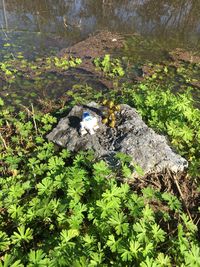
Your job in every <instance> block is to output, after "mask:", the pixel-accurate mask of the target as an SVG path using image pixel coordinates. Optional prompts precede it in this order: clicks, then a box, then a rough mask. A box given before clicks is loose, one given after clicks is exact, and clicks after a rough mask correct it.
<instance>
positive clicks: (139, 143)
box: [47, 102, 188, 175]
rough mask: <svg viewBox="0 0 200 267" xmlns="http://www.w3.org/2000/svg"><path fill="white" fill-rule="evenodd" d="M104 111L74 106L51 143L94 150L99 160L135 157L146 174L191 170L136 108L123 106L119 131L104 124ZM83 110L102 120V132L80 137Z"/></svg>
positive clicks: (95, 106)
mask: <svg viewBox="0 0 200 267" xmlns="http://www.w3.org/2000/svg"><path fill="white" fill-rule="evenodd" d="M101 108H102V107H101V106H99V105H98V104H97V103H94V102H92V103H90V104H88V105H87V106H74V107H73V108H72V109H71V111H70V112H69V113H68V115H67V116H66V117H64V118H62V119H61V120H60V121H59V123H58V125H57V126H56V127H55V128H54V129H53V130H52V132H50V133H49V134H48V135H47V138H48V140H49V141H53V142H54V143H56V144H57V145H60V146H62V147H66V148H67V149H68V150H70V151H73V152H77V151H79V150H88V149H93V150H94V152H95V154H96V156H98V157H109V156H112V155H114V154H115V153H116V152H123V153H125V154H128V155H129V156H131V157H132V158H133V163H134V164H137V165H139V166H140V167H141V168H142V170H143V173H144V175H151V174H159V173H164V172H166V171H170V172H172V173H180V172H183V171H184V170H185V169H186V168H187V167H188V163H187V161H186V160H185V159H184V158H182V157H181V156H179V155H177V154H176V153H175V152H174V151H173V150H172V149H171V148H170V147H169V145H168V144H167V140H166V138H165V137H164V136H161V135H158V134H157V133H155V131H154V130H152V129H151V128H149V127H148V126H147V125H146V124H145V123H144V122H143V120H142V118H141V116H140V115H139V114H138V113H137V112H136V110H135V109H134V108H131V107H130V106H128V105H121V111H120V112H118V113H117V114H116V127H115V128H110V127H108V126H106V125H104V124H102V123H101V120H102V116H101V115H102V114H101ZM83 111H86V112H90V113H91V114H92V115H93V116H95V117H96V118H97V120H98V123H99V129H98V130H97V131H96V133H95V134H94V135H90V134H89V133H88V134H86V135H84V136H81V135H80V132H79V130H80V121H81V117H82V113H83Z"/></svg>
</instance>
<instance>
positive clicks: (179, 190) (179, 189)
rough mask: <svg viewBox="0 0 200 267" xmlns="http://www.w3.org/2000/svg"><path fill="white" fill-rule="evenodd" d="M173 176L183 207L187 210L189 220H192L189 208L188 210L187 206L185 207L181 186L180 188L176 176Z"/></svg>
mask: <svg viewBox="0 0 200 267" xmlns="http://www.w3.org/2000/svg"><path fill="white" fill-rule="evenodd" d="M173 178H174V181H175V184H176V187H177V189H178V192H179V194H180V196H181V198H182V201H183V204H184V206H185V209H186V211H187V214H188V216H189V218H190V220H191V221H192V222H193V219H192V216H191V214H190V212H189V210H188V208H187V205H186V203H185V200H184V196H183V193H182V191H181V188H180V186H179V183H178V180H177V178H176V176H174V177H173ZM193 223H194V222H193Z"/></svg>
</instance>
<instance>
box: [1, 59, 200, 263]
mask: <svg viewBox="0 0 200 267" xmlns="http://www.w3.org/2000/svg"><path fill="white" fill-rule="evenodd" d="M18 59H19V62H20V64H21V65H20V69H21V72H20V71H19V68H17V66H18V65H16V66H15V67H14V66H13V65H12V64H11V61H12V60H11V61H9V60H10V59H8V60H7V61H5V62H4V63H1V65H0V68H1V73H2V75H3V76H2V77H4V78H5V77H6V79H8V80H9V81H10V78H11V80H12V75H16V73H17V75H23V77H26V69H27V68H28V69H29V71H31V73H32V74H33V76H32V79H34V82H35V84H37V77H39V76H40V75H41V70H39V69H38V65H37V63H36V62H35V63H30V62H28V61H27V60H25V59H24V57H23V55H22V54H18ZM38 60H39V59H38ZM80 63H81V61H80V60H79V59H72V61H66V60H65V59H58V58H57V57H49V58H46V59H45V60H43V61H42V62H41V61H40V60H39V64H44V68H46V71H47V72H48V68H49V69H52V68H53V69H57V70H58V69H59V70H60V71H61V72H63V71H65V70H66V69H68V68H69V67H76V66H78V65H79V64H80ZM9 64H10V65H9ZM23 64H24V65H23ZM94 64H95V65H96V67H97V68H98V69H100V70H101V71H103V72H104V73H105V76H108V77H109V79H113V81H114V83H115V84H117V86H116V87H115V88H114V89H113V90H110V91H102V90H100V89H99V90H98V89H96V90H94V88H92V87H90V86H88V85H87V84H86V85H84V84H77V85H75V86H74V87H73V89H72V90H68V92H67V93H66V99H67V104H66V105H63V104H62V105H61V107H60V108H59V109H57V110H56V111H55V110H54V113H53V112H51V113H42V112H40V111H36V109H35V111H34V108H33V106H32V107H31V108H29V107H27V108H26V107H22V106H18V107H17V108H18V111H17V112H16V110H15V108H16V107H15V108H13V107H9V106H8V105H5V104H4V101H3V100H2V99H1V98H0V173H1V176H0V267H1V266H2V267H3V266H4V267H6V266H13V267H15V266H16V267H17V266H20V267H21V266H52V267H54V266H58V267H59V266H74V267H80V266H82V267H84V266H89V267H93V266H116V267H120V266H123V267H124V266H127V267H128V266H141V267H157V266H158V267H161V266H181V267H183V266H188V267H190V266H192V267H193V266H194V267H198V266H200V243H199V236H198V234H199V229H198V212H199V208H198V206H197V205H196V206H195V207H194V211H193V214H192V219H193V220H191V218H189V216H188V214H187V213H186V210H185V206H184V205H183V204H184V203H182V201H181V199H180V197H179V196H178V195H174V194H171V193H169V192H167V191H164V192H160V191H158V190H156V189H154V188H151V187H145V188H143V189H142V190H140V191H136V189H135V188H133V186H131V185H130V184H128V183H127V182H126V181H127V178H128V177H129V176H130V175H131V168H129V162H130V160H131V159H130V158H129V157H128V156H127V155H123V154H118V155H117V158H118V160H120V162H121V164H120V165H119V167H118V168H116V169H112V168H111V167H109V166H108V164H107V163H106V162H105V161H103V160H99V159H97V158H95V157H94V154H93V152H92V151H87V152H81V151H80V152H79V153H78V154H72V153H70V152H69V151H67V150H66V149H61V148H57V147H55V146H54V145H53V144H52V143H50V142H47V140H46V138H45V135H46V134H47V133H48V132H49V131H50V130H51V129H52V127H53V126H54V125H55V124H56V122H57V118H58V117H60V116H62V114H65V113H66V111H67V109H68V108H70V107H71V106H73V105H75V104H84V103H87V102H88V101H91V100H93V101H97V102H99V103H100V102H102V99H110V100H113V101H114V102H116V103H119V104H121V103H127V104H129V105H131V106H133V107H135V108H136V109H137V110H138V112H139V113H140V114H141V116H142V117H143V119H144V120H145V121H146V123H147V124H148V125H149V126H151V127H153V128H154V129H155V130H156V131H157V132H159V133H162V134H165V135H166V136H167V137H168V138H169V141H170V142H171V145H172V146H173V147H174V149H175V150H176V151H178V153H180V154H181V155H182V156H184V157H185V158H186V159H187V160H188V161H189V172H188V176H187V177H185V179H191V181H193V182H194V183H195V184H196V186H197V187H198V186H199V181H200V176H199V166H200V157H199V151H200V127H199V125H200V111H199V109H198V108H197V107H196V106H195V105H196V103H195V102H194V99H193V96H192V92H193V91H192V90H193V89H194V88H192V87H191V85H190V84H187V82H188V83H189V82H191V81H193V80H192V79H193V78H191V79H190V78H189V74H191V73H192V69H191V68H189V69H187V70H186V67H187V66H184V67H183V66H182V68H183V69H180V66H179V71H178V72H179V75H180V76H181V77H182V78H183V79H184V86H183V89H184V90H182V91H184V92H176V93H174V85H175V84H176V83H175V82H174V80H173V81H172V82H170V77H171V75H172V74H173V75H174V73H175V72H176V71H174V69H173V68H171V67H168V66H166V65H157V66H153V65H151V66H150V67H152V68H153V72H152V73H151V75H147V77H144V78H143V79H142V80H139V81H137V82H130V81H129V82H126V83H122V82H120V78H121V77H123V78H124V76H125V74H126V75H127V76H128V78H130V77H131V71H132V69H131V68H132V66H131V64H130V65H128V66H127V69H126V71H125V70H124V69H123V68H122V64H121V61H120V60H118V59H113V58H111V57H110V56H109V55H106V56H105V57H104V58H101V59H100V58H98V59H96V61H94ZM23 68H24V70H23ZM196 68H197V69H198V66H196ZM15 69H16V71H15ZM9 71H11V72H12V73H11V74H9V73H8V72H9ZM15 72H16V73H15ZM20 73H21V74H20ZM29 74H30V72H29ZM29 78H30V77H27V79H29ZM182 78H181V79H182ZM13 79H14V78H13ZM116 80H117V81H118V83H116ZM129 80H130V79H129ZM163 81H164V82H163ZM49 106H51V105H49ZM52 106H55V105H52ZM57 107H58V106H57ZM139 171H141V172H142V170H139ZM195 189H196V188H195ZM198 190H200V188H198Z"/></svg>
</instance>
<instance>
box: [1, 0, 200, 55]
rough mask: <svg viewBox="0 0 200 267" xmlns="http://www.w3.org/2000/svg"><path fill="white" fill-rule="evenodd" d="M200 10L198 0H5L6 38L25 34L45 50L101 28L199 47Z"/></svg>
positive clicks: (4, 25)
mask: <svg viewBox="0 0 200 267" xmlns="http://www.w3.org/2000/svg"><path fill="white" fill-rule="evenodd" d="M103 2H104V4H103ZM199 14H200V1H197V0H193V1H192V0H173V1H172V0H159V1H155V0H104V1H103V0H96V1H94V0H57V1H55V0H42V1H41V0H34V1H27V0H0V26H1V28H2V35H1V36H2V38H5V36H6V35H8V37H10V38H11V37H12V34H13V36H15V38H16V36H17V37H19V38H22V37H23V38H22V39H23V40H24V41H23V44H26V42H27V43H28V42H30V43H32V44H33V45H35V46H37V49H41V50H42V49H43V48H44V46H45V45H46V46H49V45H52V46H54V47H56V46H57V47H58V48H61V47H64V46H65V47H66V46H68V45H70V44H72V43H75V42H77V41H79V40H81V39H83V38H84V37H86V36H87V35H88V34H89V33H93V32H95V31H96V30H99V29H102V28H103V29H105V28H106V29H110V30H114V31H118V32H121V33H127V34H130V33H133V32H138V33H140V34H142V35H143V36H146V37H151V38H156V39H158V40H160V41H161V42H162V43H165V44H167V43H168V44H169V45H170V44H171V43H172V44H173V46H183V45H185V46H189V47H190V48H192V47H193V48H197V47H199V46H200V15H199ZM30 40H31V41H30ZM40 46H41V48H40Z"/></svg>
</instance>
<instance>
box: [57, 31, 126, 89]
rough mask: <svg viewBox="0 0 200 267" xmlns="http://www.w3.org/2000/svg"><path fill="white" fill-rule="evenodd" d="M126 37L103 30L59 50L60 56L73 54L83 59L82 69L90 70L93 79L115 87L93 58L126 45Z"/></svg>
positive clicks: (109, 86)
mask: <svg viewBox="0 0 200 267" xmlns="http://www.w3.org/2000/svg"><path fill="white" fill-rule="evenodd" d="M124 42H125V41H124V38H123V37H122V36H121V35H120V34H118V33H111V32H109V31H101V32H99V33H97V34H95V35H92V36H89V37H88V38H87V39H85V40H83V41H81V42H79V43H77V44H75V45H73V46H71V47H68V48H65V49H62V50H61V51H60V52H59V54H58V55H59V56H60V57H64V58H69V57H71V56H73V57H78V58H81V59H82V61H83V62H82V64H81V65H80V69H82V71H83V72H85V71H86V72H88V73H89V74H90V76H91V77H92V76H93V79H94V78H95V79H96V80H97V79H98V80H99V81H100V83H102V85H103V86H106V87H107V88H112V87H113V82H112V81H111V80H110V79H108V78H107V77H105V75H103V74H102V72H101V71H97V70H96V68H95V66H94V64H93V60H94V58H97V57H103V56H104V55H105V54H111V53H112V54H113V53H114V52H115V51H117V50H119V49H121V48H122V47H123V46H124Z"/></svg>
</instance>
